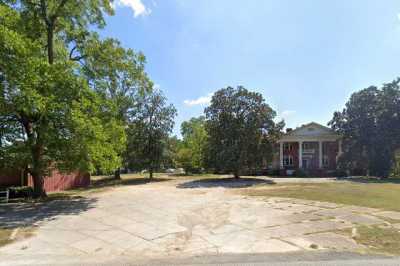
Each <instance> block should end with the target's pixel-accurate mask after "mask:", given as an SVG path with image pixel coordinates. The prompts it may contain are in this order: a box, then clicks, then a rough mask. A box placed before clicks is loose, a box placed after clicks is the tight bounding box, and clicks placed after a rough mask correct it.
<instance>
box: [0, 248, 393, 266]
mask: <svg viewBox="0 0 400 266" xmlns="http://www.w3.org/2000/svg"><path fill="white" fill-rule="evenodd" d="M39 257H40V255H39V254H38V256H36V257H34V258H29V257H23V256H21V257H13V258H11V257H10V258H4V257H3V258H2V261H0V266H3V265H4V266H6V265H7V266H8V265H13V266H22V265H23V266H25V265H60V266H61V265H63V266H65V265H93V266H94V265H113V266H114V265H115V266H117V265H132V266H144V265H155V266H161V265H171V266H172V265H175V266H185V265H194V266H217V265H223V266H236V265H244V266H250V265H254V266H259V265H268V266H270V265H271V266H286V265H288V266H306V265H307V266H308V265H326V266H336V265H337V266H342V265H343V266H369V265H380V266H381V265H382V266H393V265H400V257H387V256H379V255H362V254H358V253H346V252H331V251H315V252H292V253H275V254H224V255H216V256H198V257H188V258H176V257H171V258H168V259H162V260H146V261H145V260H140V259H139V258H135V257H129V256H123V257H122V256H120V257H92V258H88V257H76V258H74V259H71V257H68V258H67V257H66V258H64V257H49V256H42V259H41V260H38V258H39ZM38 261H41V262H38Z"/></svg>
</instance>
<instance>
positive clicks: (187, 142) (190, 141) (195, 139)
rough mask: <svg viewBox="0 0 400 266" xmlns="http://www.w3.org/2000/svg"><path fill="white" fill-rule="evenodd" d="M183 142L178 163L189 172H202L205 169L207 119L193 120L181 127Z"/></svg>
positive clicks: (180, 146) (201, 117)
mask: <svg viewBox="0 0 400 266" xmlns="http://www.w3.org/2000/svg"><path fill="white" fill-rule="evenodd" d="M181 134H182V137H183V140H182V142H181V143H180V145H179V146H178V147H179V148H178V152H177V159H176V160H177V163H178V166H179V167H182V168H183V169H185V171H186V172H187V173H188V172H196V173H198V172H200V171H201V170H202V169H203V168H204V167H205V165H204V158H205V149H206V145H207V138H208V136H207V131H206V129H205V117H203V116H200V117H198V118H191V119H190V120H189V121H185V122H183V123H182V125H181Z"/></svg>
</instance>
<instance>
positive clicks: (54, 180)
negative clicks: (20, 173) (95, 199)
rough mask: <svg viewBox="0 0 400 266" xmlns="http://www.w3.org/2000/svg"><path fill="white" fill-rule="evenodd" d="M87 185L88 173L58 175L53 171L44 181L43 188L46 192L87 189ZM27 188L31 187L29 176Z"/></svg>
mask: <svg viewBox="0 0 400 266" xmlns="http://www.w3.org/2000/svg"><path fill="white" fill-rule="evenodd" d="M89 185H90V175H89V174H88V173H79V172H73V173H69V174H64V173H60V172H59V171H58V170H53V171H52V173H51V176H50V177H46V178H45V179H44V188H45V190H46V192H51V191H62V190H66V189H71V188H79V187H87V186H89ZM28 186H33V180H32V177H31V176H29V177H28Z"/></svg>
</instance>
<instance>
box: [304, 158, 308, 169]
mask: <svg viewBox="0 0 400 266" xmlns="http://www.w3.org/2000/svg"><path fill="white" fill-rule="evenodd" d="M303 168H304V169H308V160H307V159H303Z"/></svg>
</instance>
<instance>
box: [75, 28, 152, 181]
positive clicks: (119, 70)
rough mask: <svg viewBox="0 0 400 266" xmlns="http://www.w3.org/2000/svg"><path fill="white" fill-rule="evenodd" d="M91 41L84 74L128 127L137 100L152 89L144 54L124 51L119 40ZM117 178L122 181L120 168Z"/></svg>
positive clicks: (84, 48)
mask: <svg viewBox="0 0 400 266" xmlns="http://www.w3.org/2000/svg"><path fill="white" fill-rule="evenodd" d="M87 39H88V40H87V42H86V43H87V44H86V45H85V46H84V47H83V48H81V50H82V51H83V53H84V54H85V56H81V55H79V57H80V58H82V60H81V61H82V62H83V73H84V75H85V76H86V78H87V80H88V81H89V83H90V84H92V85H93V89H94V90H95V91H96V92H98V94H99V95H100V96H101V97H102V98H103V99H105V100H109V101H111V102H112V103H113V106H114V107H115V109H114V110H112V111H113V112H114V113H115V114H116V118H117V119H118V120H119V121H120V122H121V123H122V124H123V125H124V127H125V128H127V125H128V123H129V121H130V120H131V117H130V114H131V113H132V110H133V109H134V108H135V106H136V99H137V98H139V97H140V96H141V95H144V94H146V93H148V92H149V90H150V88H151V87H152V82H151V81H150V80H149V78H148V77H147V75H146V73H145V72H144V65H145V61H146V59H145V57H144V55H143V54H142V53H135V52H134V51H133V50H132V49H124V48H122V47H121V46H120V43H119V41H118V40H115V39H110V38H108V39H105V40H99V38H98V36H97V34H92V36H91V37H90V38H87ZM122 153H123V152H122ZM120 156H122V154H120ZM114 175H115V178H120V167H118V168H117V170H116V171H115V172H114Z"/></svg>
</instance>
